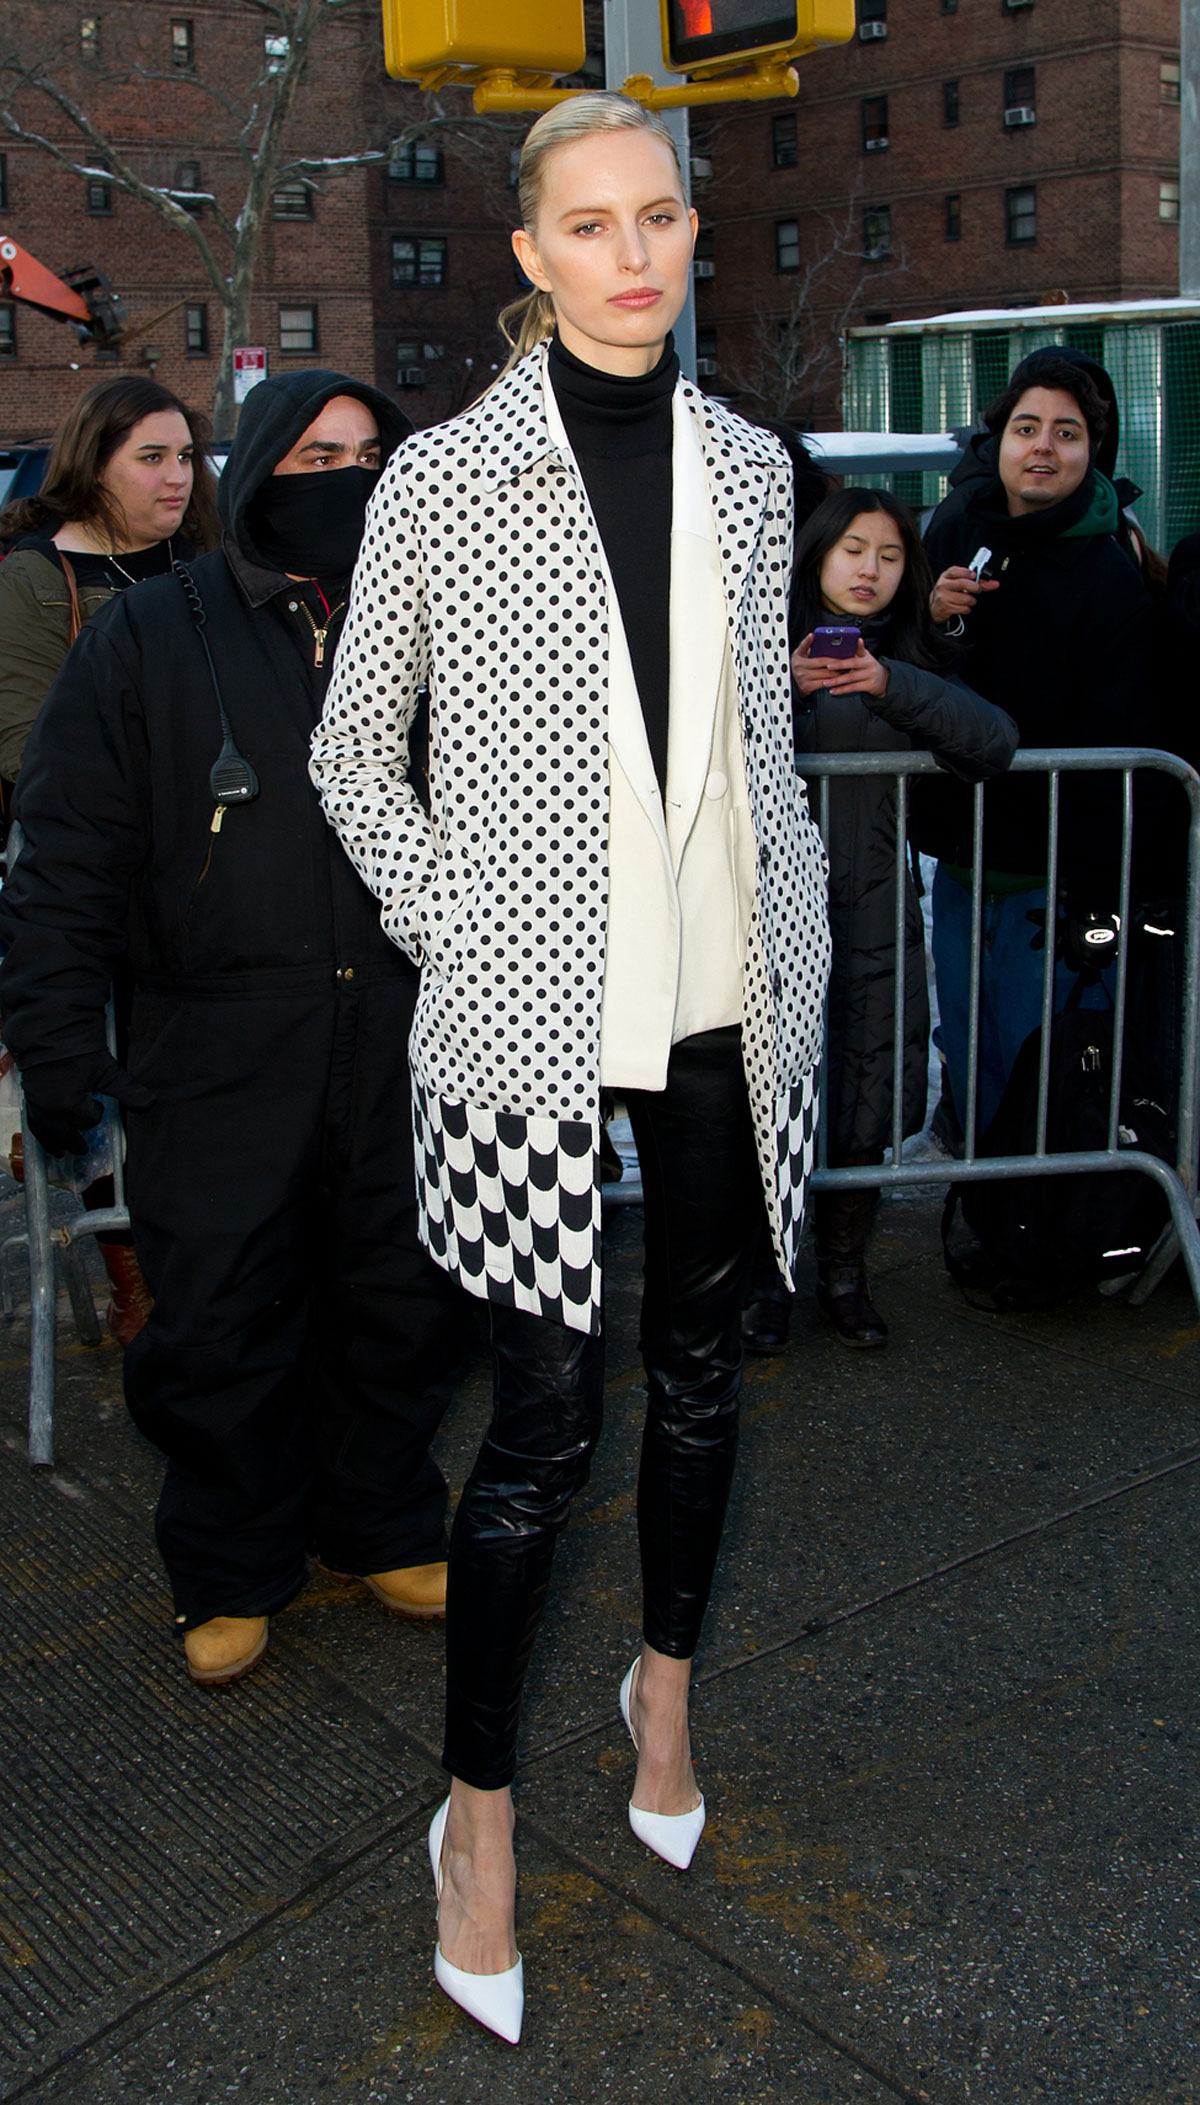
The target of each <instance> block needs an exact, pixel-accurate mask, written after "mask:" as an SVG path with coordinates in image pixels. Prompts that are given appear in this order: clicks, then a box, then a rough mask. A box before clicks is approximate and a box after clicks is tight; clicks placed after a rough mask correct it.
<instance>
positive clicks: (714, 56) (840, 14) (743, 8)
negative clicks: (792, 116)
mask: <svg viewBox="0 0 1200 2105" xmlns="http://www.w3.org/2000/svg"><path fill="white" fill-rule="evenodd" d="M659 5H660V8H661V12H662V44H663V57H664V59H665V60H666V62H667V65H668V66H669V67H670V69H671V71H672V72H673V73H697V72H707V71H708V70H709V69H710V68H712V67H714V66H720V67H721V68H725V67H727V66H736V65H738V64H739V63H743V62H744V63H746V64H753V63H754V62H755V61H756V60H759V59H763V58H767V57H775V58H786V57H799V55H800V54H801V52H804V51H813V50H815V49H816V47H817V45H818V44H845V43H848V42H849V40H850V38H851V37H852V36H853V35H854V0H659Z"/></svg>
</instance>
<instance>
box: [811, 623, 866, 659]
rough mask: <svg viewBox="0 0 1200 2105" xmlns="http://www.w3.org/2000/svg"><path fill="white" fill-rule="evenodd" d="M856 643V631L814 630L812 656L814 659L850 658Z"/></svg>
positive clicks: (845, 629) (847, 629)
mask: <svg viewBox="0 0 1200 2105" xmlns="http://www.w3.org/2000/svg"><path fill="white" fill-rule="evenodd" d="M858 643H859V632H858V630H857V629H851V628H838V629H814V630H813V640H812V654H813V657H814V658H852V657H853V656H854V653H855V652H856V650H857V649H858Z"/></svg>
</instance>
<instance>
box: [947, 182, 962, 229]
mask: <svg viewBox="0 0 1200 2105" xmlns="http://www.w3.org/2000/svg"><path fill="white" fill-rule="evenodd" d="M946 239H947V241H961V240H962V198H961V196H960V194H959V192H958V191H957V190H951V191H950V192H949V194H948V196H947V198H946Z"/></svg>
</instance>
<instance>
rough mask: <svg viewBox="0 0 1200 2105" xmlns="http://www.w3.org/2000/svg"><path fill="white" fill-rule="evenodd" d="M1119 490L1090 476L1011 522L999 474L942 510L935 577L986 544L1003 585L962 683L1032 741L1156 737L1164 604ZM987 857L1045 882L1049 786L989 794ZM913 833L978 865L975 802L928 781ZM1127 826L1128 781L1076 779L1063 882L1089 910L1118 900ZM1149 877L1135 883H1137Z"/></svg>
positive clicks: (1069, 783)
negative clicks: (1134, 543) (1136, 545)
mask: <svg viewBox="0 0 1200 2105" xmlns="http://www.w3.org/2000/svg"><path fill="white" fill-rule="evenodd" d="M1116 509H1117V507H1116V499H1115V496H1114V493H1113V489H1112V485H1111V484H1110V483H1109V482H1108V481H1107V480H1106V479H1105V478H1104V477H1103V475H1102V474H1097V473H1096V472H1095V470H1094V469H1089V470H1088V473H1087V475H1086V476H1085V478H1084V481H1083V482H1082V483H1081V485H1080V487H1079V489H1078V490H1076V491H1074V492H1073V493H1072V495H1071V496H1070V497H1067V498H1064V499H1063V501H1062V502H1061V503H1060V504H1055V505H1051V506H1048V507H1047V508H1046V510H1045V511H1042V512H1035V513H1028V514H1025V515H1023V516H1021V517H1018V518H1012V517H1010V516H1009V512H1008V504H1007V499H1006V496H1005V492H1004V487H1003V484H1002V483H1001V481H1000V478H999V476H998V475H995V474H993V475H991V476H989V477H988V478H987V479H986V480H979V481H977V482H974V483H973V484H972V485H971V486H970V496H969V499H968V501H967V502H966V503H965V504H964V505H962V506H960V507H955V508H951V507H949V506H939V508H938V510H937V511H936V512H935V514H934V516H933V519H932V520H931V522H930V525H929V528H928V531H927V533H926V537H925V551H926V554H927V555H928V557H929V561H930V567H931V568H932V570H933V573H934V576H935V577H938V576H940V575H941V573H942V571H943V570H946V569H948V568H949V567H950V566H952V565H955V564H966V563H969V562H970V561H971V559H972V557H973V556H974V554H975V552H976V550H977V549H978V548H979V547H980V546H986V547H987V548H990V549H991V551H992V560H991V562H990V564H989V566H988V568H989V571H990V573H991V575H992V576H993V577H996V578H998V579H999V586H998V589H997V590H996V591H994V592H988V593H983V594H981V595H980V597H979V599H978V601H977V602H976V605H975V607H974V609H973V611H972V613H971V614H970V615H969V616H968V617H967V622H966V634H965V637H964V641H963V657H962V676H963V678H964V679H965V680H966V681H967V682H968V683H969V685H970V686H971V687H973V688H974V690H975V692H976V693H977V694H982V695H984V696H986V698H987V700H988V701H990V702H995V703H996V704H997V706H998V707H999V708H1001V709H1005V710H1007V711H1008V714H1009V715H1010V716H1011V717H1012V718H1013V720H1014V721H1015V723H1016V724H1017V726H1018V729H1019V731H1020V734H1021V744H1022V745H1023V746H1067V747H1073V746H1120V745H1140V744H1145V743H1153V742H1154V741H1153V739H1152V738H1148V736H1147V733H1148V731H1149V729H1150V712H1149V706H1148V690H1149V686H1150V677H1151V670H1152V661H1151V653H1152V649H1153V608H1152V605H1151V601H1150V596H1149V593H1148V592H1147V590H1146V587H1145V585H1144V584H1143V582H1142V579H1141V575H1140V573H1139V571H1138V569H1137V567H1136V565H1135V564H1134V563H1133V562H1132V561H1131V560H1130V558H1129V557H1128V556H1127V555H1125V554H1124V553H1123V552H1122V550H1121V549H1120V548H1119V547H1118V545H1117V542H1116V540H1115V538H1114V532H1113V529H1114V526H1115V522H1116ZM984 826H985V835H984V862H985V865H986V867H987V869H988V870H989V871H992V872H995V873H997V874H1000V875H1003V877H1005V878H1007V879H1012V878H1016V877H1021V876H1024V877H1028V879H1029V880H1030V884H1031V887H1032V886H1033V885H1035V884H1036V883H1037V882H1038V881H1039V880H1040V878H1041V877H1042V876H1043V875H1044V873H1045V870H1046V859H1047V839H1046V835H1047V800H1046V787H1045V782H1044V780H1043V779H1041V778H1039V777H1037V776H1031V775H1015V776H1008V777H1005V778H1004V779H1003V780H1002V781H999V782H996V783H993V784H991V785H990V786H989V788H988V791H987V795H986V797H985V799H984ZM912 831H913V834H914V836H915V838H916V840H917V843H918V845H919V847H920V848H921V849H922V850H924V851H925V852H926V853H928V854H931V855H937V856H939V857H940V858H941V859H942V860H943V861H945V862H947V863H950V864H953V865H959V866H966V865H969V863H970V860H971V834H972V807H971V797H970V793H969V792H968V791H966V790H963V789H960V788H959V787H958V786H957V785H956V784H951V783H941V782H921V783H919V784H917V785H916V786H915V790H914V796H913V826H912ZM1120 840H1121V818H1120V799H1119V787H1118V781H1117V778H1114V777H1112V776H1105V775H1074V776H1071V777H1067V778H1064V780H1063V786H1062V816H1061V827H1060V865H1059V868H1060V878H1061V882H1062V883H1063V885H1064V886H1065V888H1066V889H1067V890H1068V891H1069V892H1071V893H1072V895H1073V896H1074V897H1075V898H1076V899H1077V900H1078V902H1079V904H1080V905H1081V906H1089V907H1094V908H1096V909H1097V910H1099V909H1101V908H1104V907H1108V906H1110V905H1112V904H1114V903H1115V898H1116V886H1117V876H1118V872H1119V867H1120ZM1135 882H1136V878H1135Z"/></svg>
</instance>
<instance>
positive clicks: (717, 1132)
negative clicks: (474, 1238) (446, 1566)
mask: <svg viewBox="0 0 1200 2105" xmlns="http://www.w3.org/2000/svg"><path fill="white" fill-rule="evenodd" d="M625 1100H626V1103H627V1106H628V1110H629V1117H630V1122H631V1124H632V1126H633V1132H634V1138H635V1139H636V1141H637V1148H638V1156H639V1160H640V1162H641V1169H642V1185H643V1189H644V1192H645V1213H646V1273H645V1290H644V1294H643V1299H642V1357H643V1361H644V1364H645V1368H646V1377H647V1391H648V1398H649V1408H648V1411H647V1415H646V1425H645V1431H644V1434H643V1438H642V1456H641V1468H640V1473H639V1477H638V1541H639V1545H640V1548H641V1559H642V1589H643V1628H644V1634H645V1639H646V1642H647V1644H649V1645H652V1646H653V1647H654V1648H655V1650H656V1651H659V1652H665V1653H668V1654H669V1655H670V1656H671V1657H672V1658H676V1659H690V1658H691V1656H692V1653H693V1652H694V1651H695V1649H696V1645H697V1642H698V1640H699V1636H700V1625H701V1623H702V1621H703V1618H704V1611H705V1607H706V1606H707V1603H708V1595H709V1589H710V1587H711V1585H712V1577H713V1571H714V1569H715V1566H716V1560H717V1550H718V1546H719V1543H720V1537H721V1526H722V1522H723V1520H724V1517H725V1506H726V1503H727V1500H728V1497H729V1486H730V1482H731V1480H732V1476H733V1465H734V1458H735V1455H736V1452H737V1410H738V1391H739V1389H740V1387H741V1367H742V1351H741V1344H740V1340H739V1320H740V1315H741V1306H742V1300H743V1296H744V1290H745V1282H746V1271H747V1267H748V1265H749V1262H750V1259H751V1256H752V1253H753V1244H754V1235H755V1230H756V1228H757V1224H758V1214H759V1210H760V1208H761V1203H762V1201H761V1190H762V1187H761V1184H760V1181H759V1173H758V1169H757V1165H756V1159H755V1147H754V1134H753V1130H752V1126H751V1122H750V1110H749V1104H748V1101H747V1096H746V1082H745V1076H744V1074H743V1070H742V1051H741V1032H740V1029H739V1028H737V1027H736V1026H735V1027H733V1028H732V1029H727V1030H717V1031H706V1032H704V1033H703V1034H702V1035H700V1036H697V1037H694V1038H687V1039H684V1040H683V1042H682V1043H681V1044H679V1045H677V1046H676V1047H675V1048H674V1050H673V1052H672V1055H671V1061H670V1067H669V1070H668V1075H667V1086H666V1088H665V1089H664V1090H663V1091H661V1092H654V1093H650V1092H649V1091H640V1090H639V1091H629V1092H626V1099H625ZM491 1321H492V1346H493V1351H494V1353H495V1390H494V1401H493V1413H492V1421H491V1424H490V1426H489V1428H488V1431H487V1435H486V1437H485V1439H484V1443H483V1446H482V1448H481V1449H480V1452H479V1458H478V1460H477V1461H476V1464H475V1467H474V1469H473V1470H472V1472H471V1475H470V1477H469V1479H468V1481H467V1484H466V1487H465V1489H464V1491H463V1495H462V1498H461V1500H460V1501H459V1506H458V1512H457V1514H456V1516H455V1521H454V1529H453V1533H452V1535H451V1541H450V1574H449V1584H448V1589H447V1600H446V1684H447V1688H446V1695H447V1706H446V1743H445V1750H444V1753H443V1757H442V1760H443V1766H444V1767H445V1768H447V1769H448V1770H449V1771H450V1773H451V1775H453V1776H457V1777H460V1778H461V1779H462V1781H463V1782H464V1783H469V1784H473V1785H475V1787H476V1788H477V1789H479V1790H499V1789H501V1788H502V1787H503V1786H504V1785H505V1784H507V1783H510V1782H511V1781H512V1777H513V1774H514V1772H515V1769H516V1742H517V1716H518V1711H519V1708H520V1700H521V1687H522V1683H523V1681H524V1678H525V1670H526V1667H527V1666H528V1664H529V1655H530V1653H531V1651H532V1649H533V1641H534V1638H535V1636H536V1635H537V1627H538V1622H539V1620H540V1617H541V1612H542V1604H543V1602H544V1600H545V1597H546V1588H547V1585H548V1583H549V1579H550V1566H551V1563H552V1561H553V1557H554V1545H555V1542H556V1540H557V1538H558V1536H559V1535H560V1534H561V1532H562V1530H563V1528H564V1527H565V1526H566V1523H567V1518H568V1515H569V1512H570V1505H571V1499H572V1497H573V1495H574V1493H575V1492H576V1491H578V1490H579V1489H580V1487H581V1485H583V1484H584V1483H586V1481H587V1476H588V1469H589V1466H590V1462H591V1456H592V1450H593V1448H594V1447H595V1444H596V1441H597V1438H598V1437H599V1433H600V1421H601V1412H602V1402H603V1388H604V1341H603V1338H602V1337H588V1336H586V1335H584V1334H583V1333H582V1332H580V1331H575V1330H567V1329H565V1328H563V1326H562V1325H560V1324H557V1323H553V1322H550V1321H547V1320H546V1319H545V1318H543V1317H540V1316H532V1315H527V1314H525V1313H524V1312H522V1311H520V1310H514V1309H508V1308H500V1307H496V1306H493V1307H492V1310H491Z"/></svg>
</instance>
